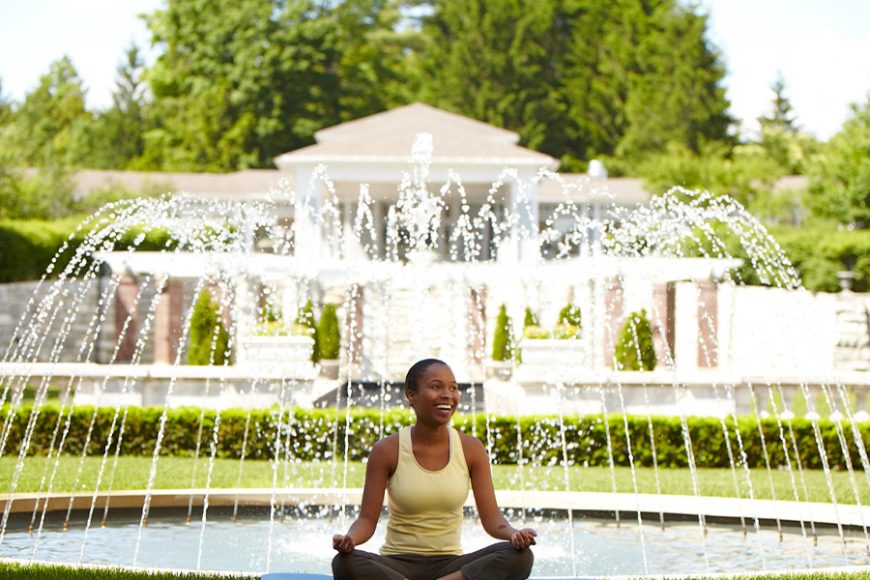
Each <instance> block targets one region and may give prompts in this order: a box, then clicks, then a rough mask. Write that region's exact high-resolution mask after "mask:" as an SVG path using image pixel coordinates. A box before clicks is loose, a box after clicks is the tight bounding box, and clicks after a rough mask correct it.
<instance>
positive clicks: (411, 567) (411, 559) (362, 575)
mask: <svg viewBox="0 0 870 580" xmlns="http://www.w3.org/2000/svg"><path fill="white" fill-rule="evenodd" d="M424 559H425V558H423V557H421V556H416V555H412V554H408V555H407V556H381V555H380V554H372V553H371V552H364V551H362V550H354V551H353V552H351V553H350V554H344V553H342V552H339V553H338V554H336V555H335V558H333V559H332V575H333V576H334V577H335V580H381V579H386V580H403V579H404V578H412V579H413V578H416V577H417V575H418V574H419V572H420V571H421V570H424V569H425V563H424V562H423V561H422V560H424Z"/></svg>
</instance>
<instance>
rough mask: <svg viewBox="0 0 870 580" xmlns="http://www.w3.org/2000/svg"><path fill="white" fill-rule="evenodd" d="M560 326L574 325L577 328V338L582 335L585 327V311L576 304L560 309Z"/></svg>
mask: <svg viewBox="0 0 870 580" xmlns="http://www.w3.org/2000/svg"><path fill="white" fill-rule="evenodd" d="M558 325H559V326H573V327H574V328H576V329H577V330H576V332H575V334H574V336H575V338H578V337H579V336H580V331H581V330H582V329H583V313H582V311H581V310H580V307H579V306H577V305H576V304H568V305H567V306H565V307H564V308H562V310H560V311H559V322H558Z"/></svg>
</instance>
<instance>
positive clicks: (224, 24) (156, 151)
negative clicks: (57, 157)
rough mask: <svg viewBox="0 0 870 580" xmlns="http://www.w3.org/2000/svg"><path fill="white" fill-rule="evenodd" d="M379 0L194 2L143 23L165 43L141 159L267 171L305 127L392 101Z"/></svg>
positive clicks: (390, 42)
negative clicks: (252, 168) (277, 156)
mask: <svg viewBox="0 0 870 580" xmlns="http://www.w3.org/2000/svg"><path fill="white" fill-rule="evenodd" d="M399 18H400V13H399V12H398V10H397V9H396V7H395V3H394V2H390V1H387V0H383V1H379V0H345V1H343V2H330V3H326V2H317V1H314V0H291V1H289V2H283V1H278V0H243V1H229V0H220V1H212V0H195V1H191V2H169V3H168V5H167V6H166V7H165V8H163V9H160V10H157V11H156V12H155V13H153V14H151V15H149V16H148V17H147V23H148V27H149V28H150V29H151V32H152V33H153V35H154V38H155V39H156V41H157V42H158V43H159V44H161V45H162V46H163V47H165V50H164V51H163V53H162V54H161V55H160V56H159V57H158V59H157V62H156V63H155V64H154V66H153V67H152V68H151V69H149V71H148V73H147V75H148V80H149V84H150V86H151V89H152V91H153V93H154V101H153V103H152V104H151V107H150V115H151V118H152V121H151V123H150V124H151V127H152V128H151V129H149V130H148V131H147V132H146V134H145V138H144V140H145V145H144V148H145V152H144V156H143V163H144V164H146V165H148V166H151V167H159V168H162V169H173V170H212V171H227V170H231V169H242V168H246V167H268V166H271V165H272V158H273V157H275V156H276V155H278V154H280V153H283V152H285V151H288V150H292V149H296V148H298V147H300V146H303V145H307V144H309V143H311V142H312V141H313V134H314V132H315V131H316V130H318V129H320V128H322V127H324V126H329V125H334V124H336V123H338V122H341V121H345V120H349V119H353V118H357V117H360V116H363V115H366V114H371V113H375V112H378V111H381V110H383V109H385V108H387V107H389V106H391V105H394V104H396V101H395V100H393V90H392V89H395V88H398V87H399V86H400V84H401V83H399V82H397V81H396V80H394V79H395V78H396V76H397V75H398V74H400V72H401V71H402V55H403V51H402V49H403V45H402V43H401V42H400V41H399V40H397V35H396V34H395V33H394V32H393V31H394V26H395V25H396V24H397V22H398V19H399Z"/></svg>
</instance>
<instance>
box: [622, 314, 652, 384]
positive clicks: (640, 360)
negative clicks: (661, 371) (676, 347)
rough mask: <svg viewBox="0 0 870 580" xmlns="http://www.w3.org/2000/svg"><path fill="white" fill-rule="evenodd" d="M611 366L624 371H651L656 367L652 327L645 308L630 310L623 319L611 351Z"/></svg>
mask: <svg viewBox="0 0 870 580" xmlns="http://www.w3.org/2000/svg"><path fill="white" fill-rule="evenodd" d="M613 368H615V369H616V370H624V371H640V370H644V371H651V370H653V369H655V368H656V351H655V348H654V347H653V339H652V327H651V326H650V323H649V319H648V318H647V316H646V309H641V310H640V311H639V312H632V313H631V314H629V316H628V319H627V320H626V321H625V326H623V327H622V331H621V332H620V333H619V339H618V340H617V342H616V350H615V351H614V353H613Z"/></svg>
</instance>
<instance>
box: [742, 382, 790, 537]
mask: <svg viewBox="0 0 870 580" xmlns="http://www.w3.org/2000/svg"><path fill="white" fill-rule="evenodd" d="M746 386H747V388H748V389H749V396H750V397H751V398H752V402H753V405H754V406H755V408H756V409H760V408H761V407H760V406H759V402H758V398H757V397H756V396H755V387H754V386H753V384H752V382H751V381H748V382H747V383H746ZM755 425H756V427H757V428H758V440H759V441H760V442H761V453H762V455H763V456H764V467H765V469H766V471H767V484H768V486H769V487H770V497H771V498H772V499H773V501H777V497H776V486H775V485H774V484H773V473H772V472H771V469H770V455H769V454H768V452H767V441H766V440H765V438H764V426H763V425H762V424H761V413H760V412H759V413H755ZM775 519H776V531H777V533H779V541H780V542H782V521H781V519H780V517H779V514H778V513H777V515H776V517H775Z"/></svg>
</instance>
